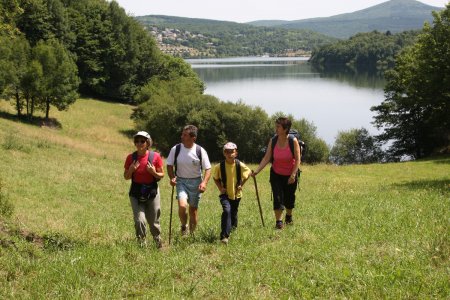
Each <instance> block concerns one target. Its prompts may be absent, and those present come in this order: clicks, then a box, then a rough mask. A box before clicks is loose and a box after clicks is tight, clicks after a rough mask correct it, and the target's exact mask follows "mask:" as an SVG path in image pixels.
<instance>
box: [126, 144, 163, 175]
mask: <svg viewBox="0 0 450 300" xmlns="http://www.w3.org/2000/svg"><path fill="white" fill-rule="evenodd" d="M154 157H155V151H152V150H148V160H147V163H148V162H151V163H152V164H153V158H154ZM137 159H138V154H137V151H134V152H133V154H132V155H131V160H132V161H136V160H137ZM133 175H134V174H133ZM160 179H161V178H158V179H157V178H155V181H159V180H160Z"/></svg>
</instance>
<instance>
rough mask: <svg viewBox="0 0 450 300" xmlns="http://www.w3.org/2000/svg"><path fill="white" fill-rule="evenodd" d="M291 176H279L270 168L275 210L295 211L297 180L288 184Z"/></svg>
mask: <svg viewBox="0 0 450 300" xmlns="http://www.w3.org/2000/svg"><path fill="white" fill-rule="evenodd" d="M288 180H289V176H284V175H279V174H277V173H275V172H274V171H273V169H272V168H270V185H271V187H272V193H273V209H274V210H283V209H285V208H286V209H293V208H294V207H295V189H296V188H297V180H298V178H296V180H295V182H294V183H292V184H288Z"/></svg>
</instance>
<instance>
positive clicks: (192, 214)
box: [189, 206, 198, 233]
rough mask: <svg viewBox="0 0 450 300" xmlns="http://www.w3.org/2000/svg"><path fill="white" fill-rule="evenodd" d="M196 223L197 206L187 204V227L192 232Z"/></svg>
mask: <svg viewBox="0 0 450 300" xmlns="http://www.w3.org/2000/svg"><path fill="white" fill-rule="evenodd" d="M197 223H198V208H197V207H192V206H189V228H190V232H191V233H193V232H194V230H195V228H196V227H197Z"/></svg>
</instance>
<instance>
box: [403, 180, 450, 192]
mask: <svg viewBox="0 0 450 300" xmlns="http://www.w3.org/2000/svg"><path fill="white" fill-rule="evenodd" d="M394 186H398V187H403V188H408V189H411V190H430V189H431V190H437V191H440V192H442V193H449V192H450V179H437V180H414V181H410V182H406V183H399V184H394Z"/></svg>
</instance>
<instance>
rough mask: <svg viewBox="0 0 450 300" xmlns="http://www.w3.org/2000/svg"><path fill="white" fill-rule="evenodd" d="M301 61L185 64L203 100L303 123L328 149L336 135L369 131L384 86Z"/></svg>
mask: <svg viewBox="0 0 450 300" xmlns="http://www.w3.org/2000/svg"><path fill="white" fill-rule="evenodd" d="M306 60H307V59H305V58H269V57H268V58H261V57H258V58H248V57H246V58H226V59H191V60H187V61H188V62H189V63H190V64H191V65H192V67H193V69H194V70H195V71H196V72H197V73H198V75H199V76H200V78H201V79H202V80H203V81H204V82H205V83H206V91H205V93H206V94H211V95H214V96H216V97H217V98H219V99H221V100H223V101H232V102H237V101H239V100H241V101H243V102H244V103H246V104H248V105H252V106H260V107H262V108H263V109H264V110H265V111H266V112H267V113H268V114H269V115H271V114H273V113H275V112H278V111H282V112H285V113H290V114H292V115H294V116H295V118H296V119H300V118H305V119H306V120H308V121H310V122H313V123H314V125H315V126H316V127H317V134H318V136H319V137H321V138H323V139H324V140H325V141H326V142H327V143H328V144H330V145H332V144H333V143H334V140H335V138H336V135H337V133H338V131H340V130H348V129H350V128H361V127H365V128H367V129H368V130H369V132H370V133H372V134H375V133H377V131H376V129H375V128H374V127H373V126H372V125H371V121H372V116H373V113H372V112H371V111H370V107H371V106H373V105H377V104H379V103H381V101H383V86H384V81H383V79H382V78H380V77H377V76H371V75H368V74H358V75H354V74H345V73H342V72H335V73H319V72H317V71H315V70H313V69H312V68H311V66H310V65H309V64H308V63H307V62H306Z"/></svg>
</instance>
